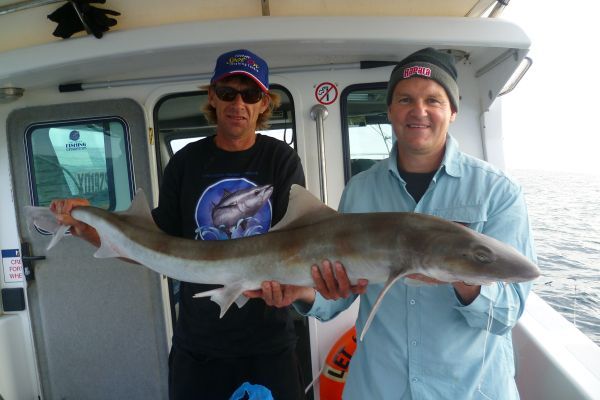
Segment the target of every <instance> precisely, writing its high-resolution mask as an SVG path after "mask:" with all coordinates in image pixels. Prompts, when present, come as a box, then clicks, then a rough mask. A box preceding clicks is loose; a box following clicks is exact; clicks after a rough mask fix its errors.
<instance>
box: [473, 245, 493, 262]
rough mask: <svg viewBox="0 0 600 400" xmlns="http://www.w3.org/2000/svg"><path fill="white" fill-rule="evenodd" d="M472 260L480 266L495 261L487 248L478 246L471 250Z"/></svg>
mask: <svg viewBox="0 0 600 400" xmlns="http://www.w3.org/2000/svg"><path fill="white" fill-rule="evenodd" d="M473 259H474V260H475V261H477V262H480V263H482V264H490V263H492V262H494V261H496V257H495V256H494V253H492V252H491V251H490V250H489V249H488V248H487V247H483V246H478V247H477V248H475V249H474V250H473Z"/></svg>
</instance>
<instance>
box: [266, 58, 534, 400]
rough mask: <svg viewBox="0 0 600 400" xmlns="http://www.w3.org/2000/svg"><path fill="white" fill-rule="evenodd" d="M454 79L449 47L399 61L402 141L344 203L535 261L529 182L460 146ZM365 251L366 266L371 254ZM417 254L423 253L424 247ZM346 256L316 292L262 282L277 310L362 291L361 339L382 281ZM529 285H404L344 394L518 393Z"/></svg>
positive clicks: (426, 281)
mask: <svg viewBox="0 0 600 400" xmlns="http://www.w3.org/2000/svg"><path fill="white" fill-rule="evenodd" d="M456 79H457V70H456V67H455V62H454V58H453V57H452V56H451V55H450V54H447V53H445V52H441V51H437V50H434V49H432V48H426V49H423V50H420V51H417V52H416V53H413V54H411V55H409V56H408V57H406V58H405V59H403V60H402V61H400V63H399V64H398V65H397V66H396V68H394V70H393V71H392V74H391V76H390V80H389V84H388V89H387V115H388V119H389V121H390V123H391V125H392V128H393V131H394V134H395V136H396V139H397V140H396V143H395V144H394V146H393V147H392V150H391V152H390V156H389V158H388V159H385V160H382V161H381V162H379V163H377V164H375V165H374V166H373V167H371V168H370V169H368V170H367V171H364V172H361V173H359V174H358V175H355V176H354V177H353V178H352V179H351V180H350V181H349V182H348V185H347V186H346V188H345V190H344V193H343V195H342V199H341V201H340V206H339V210H340V211H341V212H345V213H362V212H388V211H394V212H415V213H426V214H432V215H436V216H438V217H442V218H445V219H447V220H450V221H454V222H457V223H459V224H462V225H465V226H467V227H469V228H471V229H473V230H475V231H477V232H480V233H484V234H486V235H489V236H492V237H494V238H496V239H498V240H500V241H503V242H505V243H507V244H509V245H511V246H513V247H515V248H516V249H517V250H518V251H520V252H521V253H522V254H524V255H525V256H527V257H528V258H529V259H531V260H532V261H533V262H536V256H535V250H534V247H533V240H532V237H531V229H530V225H529V219H528V216H527V210H526V205H525V200H524V198H523V194H522V192H521V188H520V187H519V186H518V185H517V184H516V183H515V182H513V181H512V180H511V179H510V178H508V177H507V176H506V175H505V174H504V173H503V172H502V171H500V170H498V169H497V168H495V167H493V166H492V165H490V164H488V163H487V162H485V161H482V160H479V159H477V158H475V157H472V156H469V155H467V154H465V153H463V152H461V151H460V150H459V149H458V143H457V141H456V140H455V139H454V138H453V137H452V136H450V134H449V133H448V129H449V127H450V124H451V123H452V122H454V120H455V119H456V115H457V112H458V109H459V102H460V97H459V90H458V85H457V83H456ZM363 256H364V259H365V263H367V264H368V261H369V254H364V255H363ZM414 257H415V260H417V261H418V260H419V259H420V258H426V257H427V253H426V252H425V254H420V255H419V254H415V255H414ZM332 261H334V260H332ZM343 262H344V260H339V261H337V260H336V261H335V262H329V261H324V262H323V263H322V265H321V268H320V269H319V268H317V266H313V278H314V280H315V288H316V290H317V293H316V292H315V290H314V289H313V288H307V287H306V288H305V287H297V286H281V285H279V284H277V283H273V282H271V283H269V284H268V285H263V297H264V298H265V301H267V303H268V304H273V305H276V306H284V305H286V304H289V303H290V302H291V301H292V300H295V303H294V305H295V307H296V308H297V309H298V310H299V311H300V312H302V313H304V314H305V315H312V316H314V317H316V318H318V319H320V320H322V321H326V320H328V319H331V318H333V317H335V316H336V315H338V314H339V313H340V312H341V311H343V310H344V309H346V308H348V307H349V306H350V305H351V304H352V302H353V301H354V300H355V299H356V297H358V296H360V310H359V314H358V318H357V320H356V330H357V336H358V335H360V334H361V333H362V331H363V329H364V327H365V323H366V321H367V318H368V316H369V314H370V312H371V310H372V308H373V305H374V304H375V303H376V301H377V298H378V296H379V294H380V293H381V292H382V290H383V285H382V284H371V285H368V282H367V281H365V280H364V279H359V280H358V281H357V282H355V284H352V283H351V282H350V280H349V279H348V277H347V275H346V273H345V270H344V268H343ZM440 267H441V268H443V267H444V266H440ZM367 285H368V286H367ZM530 289H531V282H524V283H511V284H504V283H503V282H496V283H493V284H490V285H487V286H479V285H472V284H470V283H469V282H460V281H454V280H453V279H452V278H448V281H440V280H436V279H433V278H431V277H428V276H426V275H421V274H413V275H410V276H408V277H406V278H404V279H401V280H400V281H397V282H396V283H394V284H393V285H391V286H390V287H389V290H388V292H387V294H386V296H385V297H384V298H383V301H382V302H381V305H380V307H379V309H378V310H377V313H376V314H375V317H374V319H373V320H372V324H371V326H370V328H369V330H368V332H367V333H366V335H365V336H364V341H362V342H360V343H359V344H358V346H357V349H356V352H355V353H354V355H353V357H352V360H351V363H350V368H349V375H348V377H347V381H346V385H345V388H344V392H343V398H344V399H350V400H354V399H356V400H358V399H403V400H410V399H474V398H481V399H496V400H516V399H518V398H519V393H518V391H517V386H516V384H515V379H514V376H515V366H514V360H513V355H514V353H513V348H512V340H511V329H512V327H513V326H514V325H515V324H516V323H517V320H518V319H519V317H520V316H521V314H522V313H523V310H524V308H525V301H526V299H527V295H528V293H529V291H530ZM284 299H285V300H284Z"/></svg>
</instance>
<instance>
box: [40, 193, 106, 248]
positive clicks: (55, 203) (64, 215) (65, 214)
mask: <svg viewBox="0 0 600 400" xmlns="http://www.w3.org/2000/svg"><path fill="white" fill-rule="evenodd" d="M89 205H90V202H89V201H88V200H87V199H58V200H52V203H50V211H52V212H53V213H54V215H56V220H57V221H58V222H59V223H60V224H61V225H69V226H71V234H73V235H74V236H78V237H80V238H82V239H84V240H87V241H88V242H90V243H92V244H93V245H95V246H96V247H98V246H100V238H99V237H98V232H96V230H95V229H94V228H93V227H91V226H90V225H88V224H86V223H84V222H81V221H79V220H76V219H75V218H73V217H72V216H71V211H73V209H74V208H77V207H80V206H89Z"/></svg>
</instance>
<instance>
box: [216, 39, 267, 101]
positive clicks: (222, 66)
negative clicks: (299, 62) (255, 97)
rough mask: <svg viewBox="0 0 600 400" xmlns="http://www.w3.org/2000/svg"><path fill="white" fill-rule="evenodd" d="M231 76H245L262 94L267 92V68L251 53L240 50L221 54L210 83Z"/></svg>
mask: <svg viewBox="0 0 600 400" xmlns="http://www.w3.org/2000/svg"><path fill="white" fill-rule="evenodd" d="M231 75H246V76H247V77H249V78H251V79H252V80H254V82H256V84H257V85H258V86H259V87H260V89H261V90H262V91H263V92H265V93H268V92H269V66H268V65H267V62H266V61H265V60H263V59H262V58H260V57H259V56H257V55H256V54H254V53H252V52H251V51H248V50H245V49H240V50H234V51H230V52H227V53H224V54H221V55H220V56H219V58H217V63H216V65H215V72H214V74H213V76H212V78H211V80H210V83H211V84H213V83H216V82H218V81H220V80H221V79H224V78H227V77H228V76H231Z"/></svg>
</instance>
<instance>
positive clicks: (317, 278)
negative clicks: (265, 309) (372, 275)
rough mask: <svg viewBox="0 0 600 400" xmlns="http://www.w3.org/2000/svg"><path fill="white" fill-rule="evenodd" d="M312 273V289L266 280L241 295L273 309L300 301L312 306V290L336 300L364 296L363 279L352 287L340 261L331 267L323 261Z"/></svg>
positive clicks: (312, 269) (366, 282)
mask: <svg viewBox="0 0 600 400" xmlns="http://www.w3.org/2000/svg"><path fill="white" fill-rule="evenodd" d="M334 271H335V272H334ZM311 274H312V277H313V280H314V282H315V288H312V287H308V286H295V285H282V284H281V283H279V282H276V281H265V282H263V283H262V285H261V288H260V289H258V290H248V291H246V292H244V296H246V297H248V298H251V299H256V298H262V299H263V300H264V301H265V303H267V305H269V306H274V307H287V306H289V305H290V304H292V303H293V302H295V301H302V302H304V303H306V304H309V305H311V304H313V303H314V302H315V295H316V292H315V289H316V290H317V291H318V292H319V293H321V295H322V296H323V297H324V298H326V299H330V300H335V299H339V298H342V297H343V298H347V297H348V296H350V294H351V293H354V294H363V293H364V292H365V291H366V290H367V284H368V283H369V281H368V280H366V279H359V280H358V283H357V284H356V285H352V284H351V283H350V280H349V279H348V275H347V274H346V269H345V268H344V266H343V265H342V264H341V263H340V262H339V261H336V262H335V264H334V266H332V265H331V262H330V261H329V260H324V261H323V263H322V268H321V269H319V267H318V266H317V265H313V266H312V267H311Z"/></svg>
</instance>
